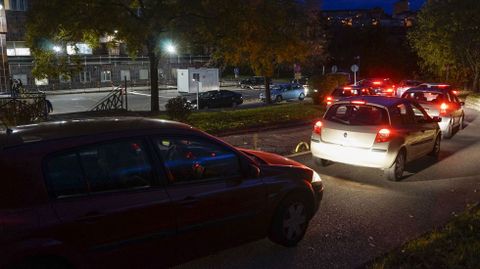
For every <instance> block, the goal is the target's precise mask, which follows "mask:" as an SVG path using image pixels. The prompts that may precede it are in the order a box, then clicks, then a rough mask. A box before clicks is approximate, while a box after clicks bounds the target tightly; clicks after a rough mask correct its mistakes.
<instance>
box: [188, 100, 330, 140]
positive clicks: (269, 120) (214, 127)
mask: <svg viewBox="0 0 480 269" xmlns="http://www.w3.org/2000/svg"><path fill="white" fill-rule="evenodd" d="M323 112H324V109H323V108H322V107H320V106H315V105H313V104H308V103H292V104H288V103H287V104H275V105H271V106H263V107H257V108H248V109H237V110H222V111H209V112H195V113H192V115H190V117H189V119H188V123H189V124H191V125H192V126H195V127H197V128H199V129H201V130H203V131H206V132H208V133H213V134H215V133H220V132H228V131H234V130H242V129H250V128H258V127H266V126H274V125H280V124H285V123H292V122H298V121H304V120H313V119H316V118H321V117H322V115H323Z"/></svg>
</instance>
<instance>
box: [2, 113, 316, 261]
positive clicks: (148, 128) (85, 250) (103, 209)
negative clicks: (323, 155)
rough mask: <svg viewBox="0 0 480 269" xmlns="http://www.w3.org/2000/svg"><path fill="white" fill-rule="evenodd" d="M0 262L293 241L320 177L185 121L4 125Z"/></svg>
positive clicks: (143, 257) (143, 255)
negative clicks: (224, 139)
mask: <svg viewBox="0 0 480 269" xmlns="http://www.w3.org/2000/svg"><path fill="white" fill-rule="evenodd" d="M0 169H1V171H2V177H1V179H0V268H2V269H4V268H145V267H149V268H152V267H155V268H164V267H167V266H170V265H173V264H177V263H181V262H184V261H187V260H190V259H192V258H195V257H198V256H202V255H205V254H208V253H211V252H212V251H216V250H219V249H222V248H225V247H230V246H234V245H237V244H241V243H244V242H249V241H252V240H257V239H261V238H263V237H265V236H268V237H269V238H270V239H271V240H272V241H274V242H276V243H278V244H280V245H284V246H294V245H295V244H297V243H298V242H299V241H300V240H301V239H302V238H303V236H304V234H305V231H306V229H307V226H308V223H309V221H310V219H311V218H312V217H313V215H314V214H315V212H316V211H317V209H318V206H319V203H320V200H321V198H322V192H323V186H322V182H321V179H320V177H319V175H318V174H317V173H316V172H314V171H313V170H312V169H310V168H308V167H306V166H304V165H302V164H300V163H297V162H295V161H293V160H290V159H288V158H285V157H282V156H278V155H275V154H270V153H266V152H260V151H253V150H246V149H239V148H235V147H232V146H230V145H228V144H226V143H225V142H223V141H221V140H219V139H217V138H215V137H212V136H210V135H208V134H206V133H204V132H202V131H199V130H197V129H195V128H193V127H191V126H188V125H186V124H182V123H176V122H170V121H164V120H152V119H144V118H111V119H110V118H103V119H96V120H72V121H61V122H49V123H40V124H33V125H27V126H19V127H16V128H12V130H11V131H8V132H7V131H4V130H3V131H1V133H0Z"/></svg>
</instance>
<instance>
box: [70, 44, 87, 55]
mask: <svg viewBox="0 0 480 269" xmlns="http://www.w3.org/2000/svg"><path fill="white" fill-rule="evenodd" d="M92 53H93V51H92V48H91V47H90V46H89V45H88V44H85V43H77V44H75V45H67V54H68V55H76V54H81V55H91V54H92Z"/></svg>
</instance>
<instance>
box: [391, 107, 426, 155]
mask: <svg viewBox="0 0 480 269" xmlns="http://www.w3.org/2000/svg"><path fill="white" fill-rule="evenodd" d="M390 118H391V120H392V125H393V126H394V128H395V132H398V134H399V135H400V136H402V137H403V138H404V140H405V142H404V143H405V147H406V150H407V160H408V161H410V160H414V159H416V158H417V157H418V156H420V154H421V151H422V145H421V136H422V132H421V131H420V129H419V128H418V126H417V125H416V124H415V120H414V116H413V111H412V109H411V107H410V105H409V104H407V103H401V104H398V105H396V106H395V107H393V108H391V110H390Z"/></svg>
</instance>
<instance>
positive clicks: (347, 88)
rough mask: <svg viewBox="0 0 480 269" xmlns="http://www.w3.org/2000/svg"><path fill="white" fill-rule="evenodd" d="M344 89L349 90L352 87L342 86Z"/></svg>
mask: <svg viewBox="0 0 480 269" xmlns="http://www.w3.org/2000/svg"><path fill="white" fill-rule="evenodd" d="M343 89H344V90H351V89H352V87H343Z"/></svg>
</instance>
